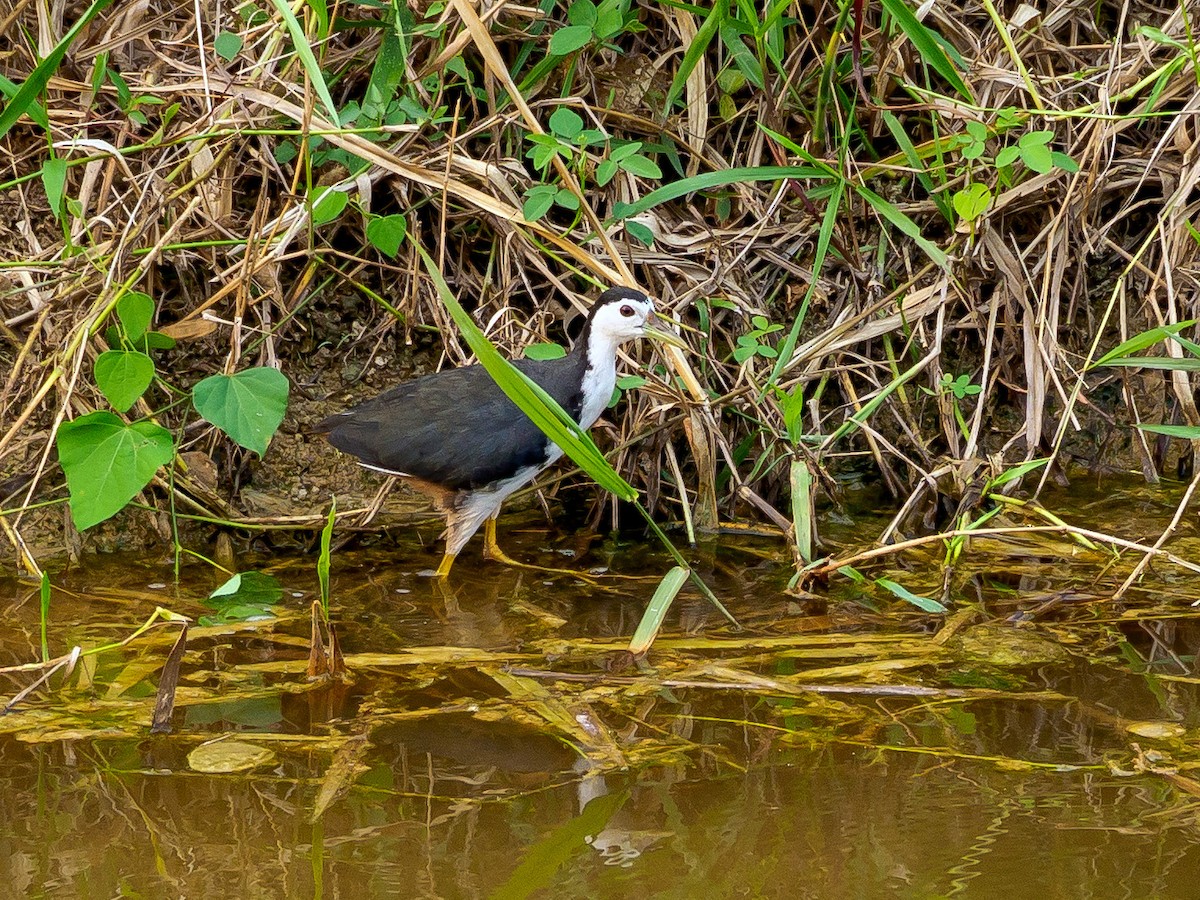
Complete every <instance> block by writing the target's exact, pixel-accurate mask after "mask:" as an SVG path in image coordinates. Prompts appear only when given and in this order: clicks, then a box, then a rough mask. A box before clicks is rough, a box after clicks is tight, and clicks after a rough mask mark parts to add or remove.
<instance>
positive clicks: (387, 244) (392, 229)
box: [367, 215, 408, 259]
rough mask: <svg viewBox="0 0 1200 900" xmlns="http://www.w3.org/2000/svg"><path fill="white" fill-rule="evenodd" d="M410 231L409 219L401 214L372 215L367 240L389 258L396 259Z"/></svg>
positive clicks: (368, 224) (368, 223)
mask: <svg viewBox="0 0 1200 900" xmlns="http://www.w3.org/2000/svg"><path fill="white" fill-rule="evenodd" d="M407 233H408V220H407V219H405V218H404V216H401V215H391V216H372V217H371V218H370V220H369V221H368V222H367V240H368V241H370V242H371V246H372V247H374V248H375V249H376V250H378V251H379V252H380V253H382V254H383V255H384V256H386V257H388V258H389V259H395V258H396V254H397V253H398V252H399V251H400V243H401V241H403V240H404V235H406V234H407Z"/></svg>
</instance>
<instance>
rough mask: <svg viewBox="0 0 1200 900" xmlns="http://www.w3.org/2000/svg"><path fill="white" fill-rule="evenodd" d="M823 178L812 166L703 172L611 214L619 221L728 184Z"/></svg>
mask: <svg viewBox="0 0 1200 900" xmlns="http://www.w3.org/2000/svg"><path fill="white" fill-rule="evenodd" d="M824 175H825V173H824V172H823V171H822V170H821V169H818V168H814V167H812V166H744V167H741V168H735V169H720V170H719V171H716V172H705V173H703V174H701V175H693V176H692V177H691V178H682V179H680V180H679V181H676V182H672V183H671V184H666V185H663V186H662V187H660V188H658V189H657V190H653V191H651V192H650V193H648V194H647V195H646V196H645V197H643V198H642V199H641V200H638V201H637V202H636V203H621V204H617V207H616V208H615V209H614V213H615V215H616V217H617V218H619V219H627V218H629V217H630V216H636V215H637V214H638V213H643V212H645V211H646V210H648V209H653V208H654V207H656V206H658V205H659V204H660V203H669V202H670V201H672V200H678V199H679V198H680V197H683V196H686V195H687V194H693V193H695V192H696V191H708V190H712V189H713V188H719V187H725V186H726V185H730V184H746V183H748V182H752V181H780V180H781V179H784V178H816V177H824Z"/></svg>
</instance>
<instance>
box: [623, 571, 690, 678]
mask: <svg viewBox="0 0 1200 900" xmlns="http://www.w3.org/2000/svg"><path fill="white" fill-rule="evenodd" d="M689 575H691V570H690V569H688V568H687V567H686V566H676V567H675V568H673V569H672V570H671V571H670V572H668V573H667V574H666V575H664V576H663V579H662V581H660V582H659V583H658V588H657V589H655V591H654V596H653V597H651V598H650V604H649V606H647V607H646V611H645V612H644V613H642V620H641V621H640V622H638V627H637V630H636V631H634V633H633V637H632V638H631V639H630V641H629V652H630V653H632V654H633V655H634V656H641V655H642V654H643V653H645V652H646V651H647V650H649V649H650V645H651V644H653V643H654V638H655V637H657V636H658V632H659V629H661V628H662V623H663V619H665V618H666V615H667V610H668V609H670V608H671V603H672V601H673V600H674V599H675V598H676V597H677V596H678V595H679V591H680V590H681V589H682V588H683V586H684V585H685V584H686V583H687V580H688V576H689Z"/></svg>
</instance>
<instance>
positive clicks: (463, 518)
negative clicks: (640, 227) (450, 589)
mask: <svg viewBox="0 0 1200 900" xmlns="http://www.w3.org/2000/svg"><path fill="white" fill-rule="evenodd" d="M661 325H662V320H661V319H660V318H659V317H658V316H657V315H656V314H655V311H654V301H653V300H652V299H651V298H650V297H649V296H648V295H646V294H645V293H643V292H642V291H639V290H635V289H633V288H629V287H612V288H609V289H608V290H606V291H604V292H603V293H602V294H601V295H600V297H599V299H598V300H597V301H596V303H595V304H594V305H593V306H592V308H591V309H590V310H589V312H588V315H587V319H586V321H585V322H584V326H583V330H582V331H581V332H580V334H579V337H578V338H577V339H576V341H575V344H574V347H573V348H572V350H571V351H570V352H569V353H567V354H566V355H565V356H562V357H560V358H558V359H518V360H514V361H513V365H514V366H516V367H517V369H519V370H520V371H521V372H523V373H524V374H525V375H527V376H529V378H531V379H532V380H533V381H535V382H536V383H537V384H538V385H540V386H541V388H542V389H543V390H544V391H545V392H546V393H547V394H549V395H550V396H551V397H553V398H554V400H555V401H557V403H558V404H559V405H560V406H561V407H562V408H563V409H564V410H565V411H566V412H567V413H568V414H569V415H570V416H571V418H572V419H574V420H575V421H576V422H577V423H578V424H579V426H580V427H581V428H583V429H584V430H587V429H589V428H591V427H592V425H593V424H595V422H596V420H597V419H598V418H599V417H600V413H601V412H603V411H604V409H605V407H607V406H608V404H609V401H610V400H611V399H612V394H613V390H614V389H615V387H616V380H617V350H618V348H620V347H621V345H622V344H625V343H627V342H629V341H632V340H636V339H638V338H642V337H648V338H653V339H656V340H659V341H662V342H665V343H668V344H673V345H675V346H677V347H681V348H684V347H686V345H685V344H684V343H683V342H682V341H681V340H680V339H679V337H678V336H677V335H675V334H672V333H671V332H669V331H666V330H663V329H662V328H660V327H659V326H661ZM313 431H314V432H315V433H317V434H323V435H325V437H326V439H327V440H328V441H329V443H331V444H332V445H333V446H334V447H336V448H337V449H338V450H341V451H342V452H344V453H348V454H350V455H351V456H354V457H357V459H358V461H359V463H360V465H362V466H364V467H366V468H368V469H373V470H375V471H378V472H383V473H385V474H388V475H394V476H396V477H398V478H401V479H403V480H404V481H406V482H407V483H408V484H409V485H411V486H412V487H414V488H416V489H417V490H419V491H421V492H422V493H424V494H426V495H428V496H429V497H430V498H431V499H432V500H433V502H434V506H435V507H436V508H437V509H438V510H439V512H441V513H442V515H443V516H444V517H445V520H446V529H445V531H444V532H443V534H442V537H443V538H444V539H445V550H444V553H443V555H442V560H441V563H440V564H439V566H438V568H437V570H436V572H435V573H434V574H435V575H436V576H437V577H439V578H445V577H446V576H447V575H449V573H450V569H451V566H453V564H454V560H455V558H456V557H457V556H458V554H459V553H460V552H461V551H462V549H463V547H464V546H466V544H467V542H468V541H469V540H470V539H471V536H472V535H474V534H475V532H476V531H478V529H479V526H480V525H481V524H484V523H486V529H485V531H484V551H483V554H484V557H485V558H487V559H490V560H493V561H496V562H501V563H506V564H508V565H513V566H523V567H526V568H537V567H530V566H524V564H521V563H517V562H516V561H515V560H513V559H511V558H510V557H509V556H508V555H507V554H505V553H504V551H502V550H501V549H500V546H499V544H498V543H497V542H496V519H497V517H498V516H499V514H500V507H501V506H502V505H503V503H504V501H505V500H506V499H508V497H509V496H511V495H512V494H513V492H515V491H517V490H519V489H520V488H522V487H524V486H525V485H527V484H529V482H531V481H532V480H533V479H534V478H535V477H536V476H537V475H538V474H539V473H540V472H542V471H543V470H544V469H546V468H547V467H549V466H551V465H553V464H554V463H555V462H556V461H557V460H558V459H559V458H560V457H561V456H562V455H563V451H562V448H561V447H559V446H558V445H557V444H555V443H554V442H552V441H551V440H550V438H548V437H547V436H546V435H545V434H544V433H543V432H542V431H541V429H539V428H538V427H537V425H535V424H534V423H533V422H532V421H531V420H530V419H529V418H528V417H527V416H526V415H525V413H523V412H522V411H521V410H520V408H518V407H517V405H516V404H515V403H513V402H512V401H511V400H510V399H509V398H508V397H507V396H506V395H505V394H504V392H503V391H502V390H501V389H500V387H499V386H498V385H497V384H496V382H495V381H494V380H493V379H492V376H491V375H489V374H488V373H487V370H486V369H484V368H483V367H482V366H480V365H477V364H476V365H469V366H462V367H460V368H455V369H446V370H443V371H441V372H435V373H433V374H431V375H425V376H423V377H420V378H416V379H414V380H412V381H406V382H403V383H401V384H399V385H396V386H395V387H393V388H390V389H389V390H387V391H384V392H383V393H382V394H380V395H379V396H378V397H375V398H374V399H371V400H367V401H366V402H364V403H362V404H360V405H358V406H355V407H353V408H352V409H349V410H347V411H345V412H340V413H336V414H334V415H332V416H329V417H328V418H326V419H324V420H323V421H321V422H320V423H318V424H317V425H316V426H315V427H314V428H313Z"/></svg>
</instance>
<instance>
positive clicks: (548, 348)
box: [524, 342, 567, 359]
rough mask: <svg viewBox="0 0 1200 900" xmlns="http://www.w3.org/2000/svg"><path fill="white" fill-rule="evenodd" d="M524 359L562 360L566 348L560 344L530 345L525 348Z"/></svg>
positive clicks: (565, 353)
mask: <svg viewBox="0 0 1200 900" xmlns="http://www.w3.org/2000/svg"><path fill="white" fill-rule="evenodd" d="M524 355H525V358H526V359H562V358H563V357H564V356H566V355H567V351H566V348H564V347H563V346H562V345H560V344H553V343H549V342H546V343H541V344H530V345H529V346H528V347H526V348H525V354H524Z"/></svg>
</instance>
